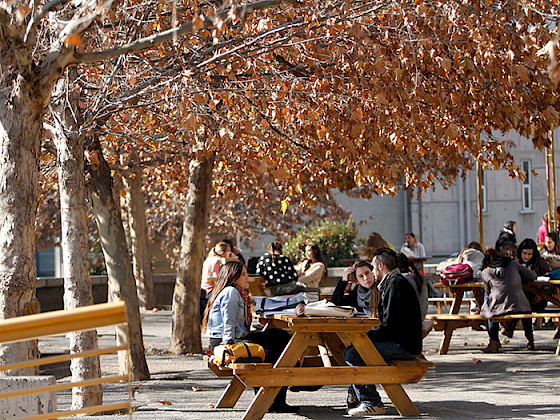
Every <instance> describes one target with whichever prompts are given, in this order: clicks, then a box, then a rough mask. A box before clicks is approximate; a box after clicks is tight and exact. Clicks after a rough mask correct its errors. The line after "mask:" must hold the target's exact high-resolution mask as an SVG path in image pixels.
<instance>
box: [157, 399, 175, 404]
mask: <svg viewBox="0 0 560 420" xmlns="http://www.w3.org/2000/svg"><path fill="white" fill-rule="evenodd" d="M158 403H161V404H163V405H172V404H171V401H167V400H161V401H158Z"/></svg>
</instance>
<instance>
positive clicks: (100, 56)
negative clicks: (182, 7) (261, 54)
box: [72, 0, 290, 64]
mask: <svg viewBox="0 0 560 420" xmlns="http://www.w3.org/2000/svg"><path fill="white" fill-rule="evenodd" d="M286 1H290V0H260V1H256V2H254V3H249V4H245V5H242V6H238V7H236V8H235V11H234V12H235V14H236V15H238V16H243V15H245V14H247V13H251V12H253V11H255V10H261V9H266V8H269V7H272V6H275V5H278V4H281V3H283V2H286ZM231 12H232V11H231V10H226V11H223V12H220V13H218V14H217V15H215V16H208V17H206V18H205V19H204V26H205V27H211V26H213V25H214V21H215V19H216V18H219V19H225V18H227V17H228V16H231V14H232V13H231ZM193 28H194V26H193V22H192V21H191V22H188V23H185V24H184V25H181V26H179V27H177V28H173V29H169V30H167V31H163V32H161V33H159V34H155V35H152V36H149V37H146V38H143V39H140V40H138V41H137V42H133V43H130V44H127V45H123V46H121V47H117V48H111V49H109V50H104V51H96V52H89V53H83V54H76V55H75V56H74V62H73V63H72V64H78V63H95V62H98V61H104V60H110V59H112V58H116V57H119V56H121V55H124V54H128V53H131V52H136V51H140V50H144V49H146V48H150V47H154V46H156V45H159V44H162V43H164V42H166V41H171V40H173V39H174V37H178V36H181V35H184V34H186V33H189V32H191V31H192V30H193Z"/></svg>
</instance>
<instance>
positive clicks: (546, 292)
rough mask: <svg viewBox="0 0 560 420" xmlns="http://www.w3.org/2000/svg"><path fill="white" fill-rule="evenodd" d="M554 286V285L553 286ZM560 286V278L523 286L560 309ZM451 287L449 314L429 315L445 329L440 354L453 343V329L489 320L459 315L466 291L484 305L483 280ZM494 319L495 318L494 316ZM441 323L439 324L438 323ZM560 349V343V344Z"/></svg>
mask: <svg viewBox="0 0 560 420" xmlns="http://www.w3.org/2000/svg"><path fill="white" fill-rule="evenodd" d="M551 286H552V287H551ZM558 286H560V280H548V281H534V282H531V283H528V284H524V285H523V288H524V290H526V291H529V292H531V293H534V294H535V295H537V296H540V297H542V298H543V299H545V300H546V301H548V302H550V303H552V305H553V306H554V307H556V308H559V309H560V298H559V296H557V295H555V294H554V293H553V289H554V288H555V287H558ZM447 287H448V288H449V292H450V294H451V296H452V298H453V301H452V304H451V309H450V311H449V314H448V316H445V314H443V315H441V314H433V315H428V316H427V317H426V318H427V319H432V320H433V321H435V325H434V328H435V329H436V330H440V329H443V331H444V335H443V338H442V341H441V344H440V348H439V354H447V352H448V350H449V344H450V343H451V338H452V336H453V331H454V330H456V329H457V328H461V327H468V326H476V325H481V324H486V323H487V322H488V320H487V319H485V318H481V317H480V315H470V316H459V309H460V308H461V304H462V303H463V297H464V295H465V292H467V291H471V292H472V293H473V296H474V300H475V301H476V304H477V306H478V310H480V308H481V307H482V304H483V303H484V289H483V283H482V282H481V281H475V282H469V283H458V284H455V285H451V284H450V285H449V286H447ZM555 315H556V316H557V315H558V314H555V313H554V312H549V313H542V314H535V313H533V314H517V315H515V316H514V315H505V316H503V317H499V318H504V317H513V318H512V319H516V317H517V318H519V317H532V318H539V317H541V318H542V317H546V316H548V317H555ZM493 319H494V318H493ZM438 323H439V325H438ZM558 325H559V328H560V319H559V324H558ZM558 330H559V329H558V328H557V332H556V334H555V337H556V336H557V335H558ZM559 349H560V344H559ZM557 353H558V351H557Z"/></svg>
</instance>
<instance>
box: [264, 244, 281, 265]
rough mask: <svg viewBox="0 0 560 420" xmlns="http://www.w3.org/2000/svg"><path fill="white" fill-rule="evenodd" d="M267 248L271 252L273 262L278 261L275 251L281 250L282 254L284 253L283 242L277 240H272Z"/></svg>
mask: <svg viewBox="0 0 560 420" xmlns="http://www.w3.org/2000/svg"><path fill="white" fill-rule="evenodd" d="M266 250H267V251H268V253H269V254H270V257H271V258H272V262H273V263H275V262H276V255H275V254H274V252H279V253H280V254H281V253H282V244H281V243H280V242H276V241H274V242H271V243H269V244H268V246H267V247H266Z"/></svg>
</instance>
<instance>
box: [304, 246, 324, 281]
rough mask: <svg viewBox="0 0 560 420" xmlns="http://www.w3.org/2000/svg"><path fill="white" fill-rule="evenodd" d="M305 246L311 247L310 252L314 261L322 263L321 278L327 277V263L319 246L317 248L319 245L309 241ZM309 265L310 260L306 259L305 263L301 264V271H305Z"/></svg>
mask: <svg viewBox="0 0 560 420" xmlns="http://www.w3.org/2000/svg"><path fill="white" fill-rule="evenodd" d="M305 246H306V247H310V248H311V252H312V254H313V259H314V260H315V262H320V263H323V264H324V266H325V272H324V273H323V278H326V277H327V263H326V262H325V259H324V258H323V254H321V248H319V245H317V244H316V243H315V242H309V243H308V244H306V245H305ZM310 266H311V261H309V260H307V261H306V263H305V265H304V266H303V271H307V269H308V268H309V267H310Z"/></svg>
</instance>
